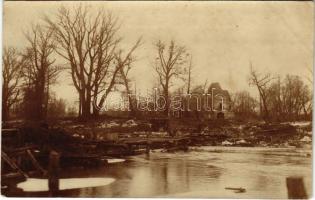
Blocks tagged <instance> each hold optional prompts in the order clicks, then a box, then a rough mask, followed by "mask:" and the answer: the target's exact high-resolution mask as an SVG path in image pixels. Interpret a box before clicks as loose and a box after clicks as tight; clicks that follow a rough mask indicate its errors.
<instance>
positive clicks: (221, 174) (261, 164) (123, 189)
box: [61, 147, 312, 199]
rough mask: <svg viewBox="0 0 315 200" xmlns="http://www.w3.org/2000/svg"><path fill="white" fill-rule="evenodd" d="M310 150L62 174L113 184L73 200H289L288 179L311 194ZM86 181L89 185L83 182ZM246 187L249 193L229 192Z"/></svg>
mask: <svg viewBox="0 0 315 200" xmlns="http://www.w3.org/2000/svg"><path fill="white" fill-rule="evenodd" d="M310 154H311V150H297V149H294V148H285V149H277V148H257V147H256V148H255V147H228V148H227V147H198V148H193V149H192V150H190V151H189V152H176V153H163V152H159V151H153V152H151V153H150V155H149V156H147V155H138V156H132V157H128V158H127V159H126V160H125V161H124V162H112V163H110V164H109V165H108V166H106V167H103V168H97V169H89V170H84V169H77V170H71V171H64V172H62V176H63V178H69V177H81V178H87V177H103V178H110V179H111V180H114V181H110V182H108V184H106V185H104V186H99V187H85V188H80V189H70V190H65V191H62V193H61V195H63V196H72V197H182V198H187V197H190V198H193V197H196V198H198V197H202V198H215V197H217V198H223V197H224V198H268V199H270V198H287V188H286V177H288V176H301V177H303V179H304V185H305V188H306V191H307V194H308V196H311V195H312V194H311V191H312V190H311V189H312V159H311V156H310ZM82 181H84V180H82ZM226 187H242V188H245V189H246V192H244V193H235V191H233V190H226V189H225V188H226Z"/></svg>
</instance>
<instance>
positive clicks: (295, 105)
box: [281, 75, 312, 120]
mask: <svg viewBox="0 0 315 200" xmlns="http://www.w3.org/2000/svg"><path fill="white" fill-rule="evenodd" d="M283 82H284V83H283V86H282V91H281V93H282V95H281V96H282V101H283V103H282V109H283V116H284V117H285V119H286V120H299V119H300V117H301V115H302V113H303V114H305V115H308V114H309V112H310V108H311V100H312V98H311V94H310V91H309V89H308V87H307V86H306V85H305V84H304V82H303V81H302V80H301V78H300V77H299V76H294V75H287V76H286V77H285V79H284V81H283Z"/></svg>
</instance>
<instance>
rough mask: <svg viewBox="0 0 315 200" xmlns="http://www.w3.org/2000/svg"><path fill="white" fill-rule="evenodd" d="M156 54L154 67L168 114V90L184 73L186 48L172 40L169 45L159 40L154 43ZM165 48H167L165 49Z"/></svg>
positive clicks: (167, 113)
mask: <svg viewBox="0 0 315 200" xmlns="http://www.w3.org/2000/svg"><path fill="white" fill-rule="evenodd" d="M155 47H156V50H157V53H158V56H157V58H156V62H155V66H154V69H155V71H156V72H157V74H158V78H159V82H160V85H161V86H162V90H163V95H164V98H165V101H166V105H165V114H166V115H167V116H168V115H169V107H170V96H169V92H170V91H169V90H170V87H171V86H172V84H173V81H174V79H175V78H179V77H181V76H182V75H183V74H184V66H183V65H184V63H185V62H186V57H187V54H185V53H186V49H185V47H183V46H178V45H176V44H175V42H174V41H173V40H172V41H171V42H170V45H169V46H168V47H166V45H165V44H164V43H163V42H161V41H160V40H159V41H158V42H157V43H156V44H155ZM166 48H167V49H166Z"/></svg>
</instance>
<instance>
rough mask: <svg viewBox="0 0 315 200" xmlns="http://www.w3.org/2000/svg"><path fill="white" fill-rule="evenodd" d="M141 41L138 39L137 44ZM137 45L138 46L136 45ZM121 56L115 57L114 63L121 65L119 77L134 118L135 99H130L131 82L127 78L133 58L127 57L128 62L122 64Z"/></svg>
mask: <svg viewBox="0 0 315 200" xmlns="http://www.w3.org/2000/svg"><path fill="white" fill-rule="evenodd" d="M140 41H141V39H139V41H138V42H140ZM138 45H139V44H138ZM121 54H122V52H120V53H119V54H118V55H117V56H116V61H117V63H118V65H121V66H123V67H121V68H119V77H120V79H121V80H122V82H123V84H124V86H125V88H126V94H127V96H128V101H129V108H130V111H131V116H134V115H135V114H136V106H135V104H136V99H135V98H132V94H131V88H130V83H131V80H130V78H129V77H128V75H129V72H130V70H131V69H132V67H133V65H132V62H133V61H134V60H135V58H133V57H131V56H129V60H127V62H126V63H123V61H122V59H121V57H122V56H121Z"/></svg>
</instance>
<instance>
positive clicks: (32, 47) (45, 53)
mask: <svg viewBox="0 0 315 200" xmlns="http://www.w3.org/2000/svg"><path fill="white" fill-rule="evenodd" d="M52 34H53V32H52V30H50V29H46V28H43V27H41V26H40V25H35V26H32V28H31V31H30V32H28V33H26V34H25V36H26V39H27V41H28V44H29V45H28V46H27V48H26V50H25V52H24V53H23V58H24V60H25V68H24V70H23V76H24V78H25V79H26V87H27V88H28V91H30V90H32V92H31V93H32V95H30V98H32V99H29V101H32V103H31V104H32V113H30V114H32V116H31V117H34V118H36V119H44V118H46V114H47V104H48V96H49V85H50V84H52V83H54V82H56V78H57V75H58V73H59V72H60V69H61V68H60V67H59V66H56V65H54V63H55V59H52V58H51V56H52V54H53V52H54V49H55V43H54V40H53V37H52Z"/></svg>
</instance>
